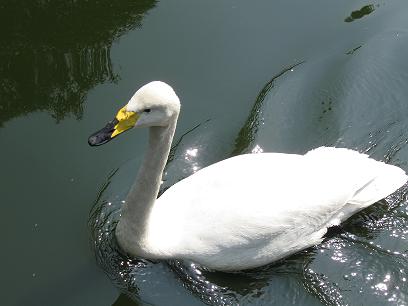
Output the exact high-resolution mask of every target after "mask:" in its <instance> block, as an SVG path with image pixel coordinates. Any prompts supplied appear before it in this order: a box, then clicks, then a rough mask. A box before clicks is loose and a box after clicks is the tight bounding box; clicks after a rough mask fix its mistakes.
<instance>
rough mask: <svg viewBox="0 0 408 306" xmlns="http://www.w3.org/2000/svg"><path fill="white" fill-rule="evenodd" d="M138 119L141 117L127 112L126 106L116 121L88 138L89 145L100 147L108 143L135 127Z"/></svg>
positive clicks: (118, 114)
mask: <svg viewBox="0 0 408 306" xmlns="http://www.w3.org/2000/svg"><path fill="white" fill-rule="evenodd" d="M138 118H139V115H138V114H137V113H136V112H129V111H127V110H126V106H125V107H123V108H121V109H120V110H119V112H118V113H117V115H116V117H115V119H113V120H112V121H110V122H108V124H106V126H105V127H104V128H103V129H101V130H99V131H97V132H95V133H93V134H92V135H91V136H90V137H89V138H88V143H89V145H90V146H100V145H103V144H105V143H107V142H108V141H110V140H112V139H113V138H114V137H116V136H117V135H119V134H121V133H123V132H124V131H127V130H128V129H130V128H132V127H134V126H135V124H136V121H137V119H138Z"/></svg>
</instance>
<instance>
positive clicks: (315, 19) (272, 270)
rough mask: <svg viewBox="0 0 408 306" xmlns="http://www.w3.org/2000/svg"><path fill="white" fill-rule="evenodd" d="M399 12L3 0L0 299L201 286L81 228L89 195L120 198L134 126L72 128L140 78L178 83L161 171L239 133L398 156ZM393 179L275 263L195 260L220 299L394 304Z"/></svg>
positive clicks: (201, 156)
mask: <svg viewBox="0 0 408 306" xmlns="http://www.w3.org/2000/svg"><path fill="white" fill-rule="evenodd" d="M407 14H408V4H407V3H406V1H403V0H390V1H386V2H364V1H323V0H319V1H313V2H312V1H307V2H305V1H300V0H290V1H266V0H263V1H252V2H249V1H243V0H236V1H232V0H229V1H228V0H227V1H214V0H213V1H197V0H195V1H187V0H169V1H165V2H157V1H147V0H145V1H130V0H127V1H126V0H122V1H114V2H113V1H105V0H102V1H93V0H90V1H58V2H57V1H55V2H54V1H47V0H36V1H22V0H20V1H19V0H15V1H3V2H2V3H1V4H0V17H1V18H0V34H1V44H0V58H1V61H0V149H1V151H0V152H1V153H0V156H1V160H2V167H1V175H0V186H1V189H0V190H1V193H0V195H1V207H2V212H3V213H2V220H1V222H0V229H1V232H2V237H3V239H2V242H3V243H2V246H1V253H0V254H1V255H0V263H1V270H2V278H1V292H2V294H1V297H0V304H2V305H138V304H141V305H145V304H146V305H148V304H153V305H202V304H203V301H204V302H205V301H207V302H208V297H211V293H208V292H206V291H205V290H202V288H201V289H200V288H196V287H194V286H192V285H191V284H189V279H188V278H187V277H184V276H183V274H182V273H183V272H182V271H183V270H182V268H180V267H179V265H178V263H171V264H170V265H167V264H166V263H142V264H140V265H139V263H138V262H132V263H129V264H127V265H125V266H126V268H123V270H121V269H122V268H120V262H121V261H122V258H121V257H120V254H117V253H116V251H115V250H112V249H109V248H104V244H99V243H95V237H98V235H99V234H100V232H98V231H97V230H96V229H95V228H94V226H95V224H96V223H97V222H95V217H96V216H98V214H97V213H95V210H96V211H97V212H100V211H102V212H106V211H107V208H106V204H107V203H113V204H114V205H112V207H116V209H117V208H118V206H119V205H120V201H121V200H122V199H123V198H124V195H125V194H126V192H127V189H128V188H129V185H130V184H131V182H132V180H133V178H134V176H135V173H136V171H137V167H138V165H139V162H140V159H141V157H142V154H143V151H144V148H145V141H146V133H145V131H132V132H131V133H129V134H127V135H126V137H119V138H118V139H117V140H115V141H112V142H111V143H109V144H107V145H105V146H103V147H101V148H97V149H95V148H90V147H89V146H88V144H87V137H88V136H89V135H90V134H91V133H92V132H94V131H95V130H97V129H98V128H100V127H102V126H103V125H104V124H105V123H106V122H107V120H110V119H111V118H112V117H113V115H114V114H115V113H116V111H117V110H118V109H119V108H120V107H122V106H123V105H124V104H125V103H126V102H127V100H128V99H129V97H130V96H131V95H132V94H133V92H134V91H135V90H136V89H137V88H138V87H139V86H141V85H142V84H144V83H146V82H148V81H151V80H156V79H158V80H163V81H166V82H168V83H170V84H171V85H172V86H173V87H174V88H175V89H176V91H177V93H178V94H179V96H180V98H181V101H182V114H181V117H180V119H179V124H178V129H177V134H176V139H180V137H181V136H182V135H183V134H184V133H186V132H188V131H190V130H191V129H193V128H194V127H196V126H197V125H199V126H198V127H197V128H196V129H194V130H193V131H191V132H190V133H188V134H187V135H185V136H184V137H183V138H181V141H180V143H179V145H178V146H177V148H176V149H175V151H174V156H173V158H172V161H171V162H170V163H169V164H168V167H167V172H166V176H165V179H166V182H165V187H166V186H170V185H171V184H173V183H174V182H176V181H177V180H179V179H181V178H183V177H186V176H188V175H189V174H191V173H192V172H193V171H194V170H195V169H197V168H201V167H204V166H205V165H208V164H211V163H213V162H215V161H218V160H220V159H223V158H226V157H228V156H231V155H233V154H239V153H242V152H250V151H252V150H253V149H254V148H255V149H256V150H260V149H262V150H264V151H279V152H290V153H293V152H295V153H302V152H305V151H307V150H309V149H311V148H313V147H316V146H319V145H336V146H345V147H349V148H355V149H357V150H359V151H364V152H367V153H368V154H370V155H371V156H373V157H375V158H377V159H382V160H385V161H387V162H389V163H391V164H395V165H398V166H400V167H402V168H404V169H405V170H408V164H407V162H408V146H407V142H408V141H407V139H408V132H407V131H408V129H407V128H408V119H407V118H408V105H407V103H408V86H407V84H408V61H407V54H408V18H407V17H406V16H407ZM291 67H293V68H291ZM191 148H194V149H197V152H198V154H197V156H196V157H195V158H193V159H192V158H185V152H186V150H187V149H191ZM115 170H117V172H114V173H113V174H112V171H115ZM110 174H112V175H110ZM107 182H108V183H109V185H108V187H107V188H106V189H105V190H104V191H103V192H102V194H101V196H100V197H99V199H98V194H99V192H100V191H101V187H102V186H104V185H105V184H107ZM294 192H296V190H295V189H294ZM405 193H406V190H403V191H400V192H399V193H397V194H396V195H395V196H394V197H391V198H389V199H387V200H386V201H382V202H380V203H378V204H376V205H374V206H373V207H372V208H370V209H368V210H365V211H364V212H362V213H360V214H358V215H357V216H355V217H353V218H351V219H350V220H349V221H348V222H346V224H345V225H344V229H345V232H343V233H339V234H335V235H334V236H333V237H332V238H330V239H328V240H327V241H326V242H325V243H324V244H322V245H321V246H318V247H316V248H313V249H310V250H307V251H304V252H301V253H300V254H297V255H295V256H292V257H290V258H288V259H287V260H285V261H283V262H280V263H278V264H275V265H269V266H267V267H263V268H261V269H258V270H255V271H251V272H246V273H240V274H237V275H229V274H224V273H207V274H206V275H205V276H206V278H208V279H209V280H210V281H211V282H212V283H214V284H215V285H216V286H218V288H226V289H222V290H221V289H220V290H218V293H219V294H218V293H217V294H218V295H217V297H218V296H219V295H225V296H226V297H227V298H228V299H227V301H232V303H234V304H237V303H239V304H241V305H271V304H273V305H290V304H295V305H321V304H327V305H347V304H349V305H407V304H408V294H407V292H408V284H407V282H408V280H407V279H408V258H407V256H408V232H407V228H408V213H407V212H408V209H407V201H406V197H405ZM98 209H99V210H98ZM105 221H106V220H104V222H105ZM108 221H109V220H108ZM98 222H100V220H98ZM103 226H106V223H104V224H103ZM109 230H111V228H109V227H108V228H106V233H109ZM95 233H96V234H95ZM104 233H105V232H104ZM110 238H111V237H109V235H108V236H107V237H105V238H103V242H106V243H109V241H110V240H111V239H110ZM95 246H96V249H95ZM98 247H101V249H98ZM95 254H96V256H95ZM118 263H119V266H115V264H118ZM138 265H139V266H138ZM105 272H106V274H107V275H106V274H105ZM121 272H123V273H125V274H126V275H125V276H126V277H122V278H121V277H119V276H118V275H119V273H121ZM108 276H109V277H108ZM110 278H111V279H110ZM124 280H127V281H128V283H127V284H126V285H124V283H123V281H124ZM128 284H130V285H128ZM119 289H121V292H123V293H125V294H128V295H129V296H130V297H131V298H129V297H127V296H126V295H125V294H121V293H120V291H119ZM215 300H216V302H214V304H219V303H221V302H222V299H221V300H217V299H215ZM220 301H221V302H220Z"/></svg>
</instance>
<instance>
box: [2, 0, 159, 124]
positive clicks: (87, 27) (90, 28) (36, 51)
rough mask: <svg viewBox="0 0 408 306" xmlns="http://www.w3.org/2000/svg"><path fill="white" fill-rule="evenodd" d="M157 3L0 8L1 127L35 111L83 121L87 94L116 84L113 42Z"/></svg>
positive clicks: (49, 3)
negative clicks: (0, 38)
mask: <svg viewBox="0 0 408 306" xmlns="http://www.w3.org/2000/svg"><path fill="white" fill-rule="evenodd" d="M7 2H10V1H7ZM154 5H155V1H154V0H144V1H132V0H126V1H107V0H102V1H97V0H90V1H62V2H61V1H41V0H36V1H35V0H33V1H23V0H19V1H13V2H11V3H7V4H5V3H2V4H0V35H1V37H2V42H3V43H2V44H1V46H0V56H1V59H2V60H1V62H0V126H1V125H2V123H4V122H6V121H7V120H9V119H11V118H13V117H16V116H20V115H24V114H27V113H29V112H33V111H37V110H40V111H43V110H46V111H49V112H50V113H51V115H52V116H53V117H55V118H56V120H57V121H58V120H60V119H62V118H64V116H66V115H67V114H69V113H72V114H74V115H75V116H76V117H77V118H80V117H81V115H82V104H83V101H84V97H85V95H86V94H87V92H88V90H89V89H91V88H92V87H94V86H95V85H97V84H99V83H102V82H105V81H110V82H112V81H115V78H116V76H115V75H114V73H113V70H112V65H111V61H110V47H111V44H112V41H113V40H114V39H116V38H117V37H119V36H120V35H122V34H123V33H124V32H126V31H128V30H130V29H132V28H134V27H136V26H139V25H140V24H141V20H142V18H143V15H144V14H145V12H147V11H148V10H149V9H151V8H153V7H154ZM21 7H24V9H21Z"/></svg>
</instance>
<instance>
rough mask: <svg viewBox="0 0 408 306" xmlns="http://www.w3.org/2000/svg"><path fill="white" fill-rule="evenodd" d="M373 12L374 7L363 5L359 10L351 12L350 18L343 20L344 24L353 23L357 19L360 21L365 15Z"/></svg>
mask: <svg viewBox="0 0 408 306" xmlns="http://www.w3.org/2000/svg"><path fill="white" fill-rule="evenodd" d="M374 11H375V7H374V5H372V4H370V5H365V6H363V7H362V8H361V9H359V10H357V11H353V12H351V14H350V16H348V17H347V18H346V19H344V21H345V22H353V21H355V20H357V19H361V18H363V17H364V16H366V15H369V14H371V13H372V12H374Z"/></svg>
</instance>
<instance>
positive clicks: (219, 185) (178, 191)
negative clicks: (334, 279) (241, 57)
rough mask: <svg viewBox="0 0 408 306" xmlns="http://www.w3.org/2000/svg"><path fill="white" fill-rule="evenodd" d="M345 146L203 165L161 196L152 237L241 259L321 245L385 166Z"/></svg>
mask: <svg viewBox="0 0 408 306" xmlns="http://www.w3.org/2000/svg"><path fill="white" fill-rule="evenodd" d="M342 151H343V150H339V149H335V150H324V149H321V151H320V152H319V150H315V151H312V152H310V153H308V154H306V155H305V156H300V155H291V154H278V153H266V154H255V155H241V156H237V157H234V158H231V159H228V160H225V161H222V162H219V163H216V164H214V165H211V166H210V167H207V168H204V169H202V170H200V171H198V172H197V173H196V174H194V175H192V176H191V177H189V178H187V179H185V180H182V181H181V182H179V183H177V184H175V185H174V186H173V187H172V188H170V189H169V190H167V191H166V192H165V193H164V194H163V195H162V196H161V198H160V199H159V200H158V201H157V202H156V204H155V207H154V209H153V211H152V219H151V232H150V235H151V236H150V237H149V239H150V240H151V241H156V242H157V245H160V246H162V247H163V246H164V249H167V251H170V252H173V255H177V252H179V254H178V255H179V256H190V257H191V258H192V259H194V258H196V257H197V256H198V257H199V260H201V262H203V261H204V262H205V260H206V259H208V258H210V259H209V260H211V261H215V258H216V257H219V259H218V261H219V262H221V261H222V259H223V258H224V259H225V258H227V259H228V261H229V263H230V264H232V263H231V262H232V261H234V258H235V260H236V261H239V262H241V264H242V256H243V255H244V253H245V256H246V257H248V256H249V257H258V258H259V260H261V259H262V258H265V260H266V259H267V257H268V258H269V259H270V257H271V256H273V253H274V252H275V253H276V254H275V255H276V256H277V257H283V256H286V254H290V253H293V252H295V251H297V250H299V249H302V248H304V247H307V246H310V245H313V244H315V243H318V242H319V239H320V238H321V237H322V235H323V234H324V233H325V231H326V227H327V226H328V225H329V224H330V222H337V221H335V220H334V219H336V218H338V216H339V213H340V212H341V210H342V208H343V207H344V206H345V204H346V203H347V202H349V201H350V200H351V199H353V197H354V196H355V194H356V193H358V192H361V191H362V190H363V189H364V187H366V186H367V185H370V182H372V181H373V180H375V177H377V176H378V173H376V172H379V170H376V168H378V166H376V165H377V164H380V165H381V167H382V166H383V165H385V164H383V163H379V162H376V161H373V160H370V159H368V158H367V157H366V156H365V155H362V154H358V153H356V152H354V151H350V150H344V152H342ZM348 151H350V152H353V154H351V155H350V154H349V152H348ZM339 152H342V153H339ZM367 161H369V162H368V164H367ZM361 163H363V165H361ZM374 166H376V167H374ZM385 166H387V165H385ZM387 167H388V166H387ZM390 167H392V166H390ZM393 168H396V167H393ZM397 169H398V168H397ZM381 171H383V170H381ZM402 184H403V183H402ZM402 184H401V185H402ZM398 187H399V186H398ZM398 187H397V188H398ZM391 192H392V191H391ZM386 195H388V194H385V195H383V197H384V196H386ZM377 200H379V199H377ZM359 205H360V206H356V209H355V210H358V209H361V207H363V206H362V205H363V204H361V203H360V204H359ZM349 210H350V209H349ZM271 245H273V246H274V247H271ZM248 250H249V251H248ZM251 250H252V251H251ZM278 255H279V256H278ZM282 255H283V256H282ZM276 259H278V258H276ZM259 260H258V261H259Z"/></svg>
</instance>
